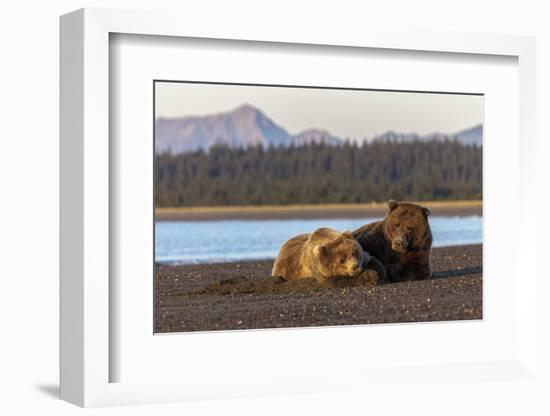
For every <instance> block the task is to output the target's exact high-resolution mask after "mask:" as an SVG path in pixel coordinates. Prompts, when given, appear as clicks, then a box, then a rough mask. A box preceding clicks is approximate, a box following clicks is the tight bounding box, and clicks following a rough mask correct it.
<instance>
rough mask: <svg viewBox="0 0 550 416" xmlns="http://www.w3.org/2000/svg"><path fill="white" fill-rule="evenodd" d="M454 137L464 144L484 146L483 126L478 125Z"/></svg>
mask: <svg viewBox="0 0 550 416" xmlns="http://www.w3.org/2000/svg"><path fill="white" fill-rule="evenodd" d="M454 137H455V138H456V139H457V140H458V141H459V142H461V143H464V144H476V145H478V146H481V145H482V144H483V125H481V124H480V125H478V126H475V127H472V128H470V129H467V130H462V131H460V132H458V133H455V134H454Z"/></svg>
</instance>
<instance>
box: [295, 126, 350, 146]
mask: <svg viewBox="0 0 550 416" xmlns="http://www.w3.org/2000/svg"><path fill="white" fill-rule="evenodd" d="M292 143H293V144H294V145H295V146H303V145H306V144H310V143H325V144H329V145H332V146H338V145H340V144H342V143H343V141H342V139H340V138H339V137H336V136H333V135H332V134H330V133H329V132H328V131H327V130H320V129H309V130H305V131H303V132H301V133H299V134H297V135H295V136H293V137H292Z"/></svg>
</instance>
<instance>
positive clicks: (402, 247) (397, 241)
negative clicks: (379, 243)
mask: <svg viewBox="0 0 550 416" xmlns="http://www.w3.org/2000/svg"><path fill="white" fill-rule="evenodd" d="M391 248H392V250H394V251H397V252H398V253H403V252H404V251H406V250H407V240H406V238H405V237H403V236H401V237H396V238H394V239H393V240H392V242H391Z"/></svg>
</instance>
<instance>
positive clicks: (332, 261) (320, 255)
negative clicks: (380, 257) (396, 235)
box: [271, 228, 384, 283]
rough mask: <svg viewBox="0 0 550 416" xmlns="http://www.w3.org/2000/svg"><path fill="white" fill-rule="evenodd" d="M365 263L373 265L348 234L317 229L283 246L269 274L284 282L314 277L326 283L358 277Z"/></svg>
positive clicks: (374, 262)
mask: <svg viewBox="0 0 550 416" xmlns="http://www.w3.org/2000/svg"><path fill="white" fill-rule="evenodd" d="M367 264H373V265H374V266H376V261H375V259H372V258H371V257H370V256H369V255H368V254H367V253H365V252H364V251H363V249H362V248H361V246H360V245H359V243H358V242H357V241H356V240H355V238H353V236H352V234H351V233H350V232H349V231H346V232H343V233H341V232H339V231H336V230H333V229H330V228H319V229H318V230H316V231H314V232H313V233H311V234H300V235H298V236H296V237H293V238H291V239H290V240H288V241H287V242H286V243H284V244H283V246H282V247H281V250H280V252H279V255H278V256H277V259H276V260H275V263H274V265H273V271H272V273H271V275H272V276H276V277H282V278H283V279H285V280H291V279H305V278H311V277H313V278H314V279H315V280H317V282H319V283H326V282H327V281H328V280H329V279H330V278H339V277H358V276H359V275H360V274H361V273H362V272H363V271H364V270H365V267H366V266H367ZM381 273H384V271H383V270H382V271H381Z"/></svg>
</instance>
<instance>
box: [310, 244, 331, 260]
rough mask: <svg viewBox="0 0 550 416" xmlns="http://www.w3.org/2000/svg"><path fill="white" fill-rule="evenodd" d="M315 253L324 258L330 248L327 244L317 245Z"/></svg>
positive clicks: (316, 255)
mask: <svg viewBox="0 0 550 416" xmlns="http://www.w3.org/2000/svg"><path fill="white" fill-rule="evenodd" d="M313 254H315V257H317V258H319V259H322V258H325V257H327V256H328V249H327V246H322V245H321V246H315V247H314V248H313Z"/></svg>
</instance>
